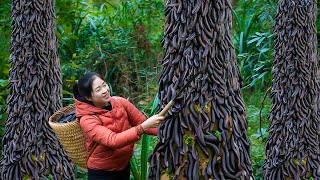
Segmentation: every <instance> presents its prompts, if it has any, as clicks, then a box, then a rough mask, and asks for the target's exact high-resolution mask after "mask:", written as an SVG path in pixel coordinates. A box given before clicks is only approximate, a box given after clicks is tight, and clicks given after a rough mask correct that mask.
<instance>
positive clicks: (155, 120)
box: [141, 114, 164, 131]
mask: <svg viewBox="0 0 320 180" xmlns="http://www.w3.org/2000/svg"><path fill="white" fill-rule="evenodd" d="M162 121H164V116H160V115H158V114H156V115H153V116H151V117H150V118H148V119H147V120H145V121H144V122H143V123H142V124H141V126H142V128H143V129H144V130H145V131H146V130H147V129H149V128H155V127H158V126H159V124H160V123H161V122H162Z"/></svg>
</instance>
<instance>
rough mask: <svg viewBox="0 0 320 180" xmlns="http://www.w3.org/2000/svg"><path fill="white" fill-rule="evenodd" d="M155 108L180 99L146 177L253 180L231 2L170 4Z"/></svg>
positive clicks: (162, 130) (199, 0) (172, 0)
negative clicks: (180, 92)
mask: <svg viewBox="0 0 320 180" xmlns="http://www.w3.org/2000/svg"><path fill="white" fill-rule="evenodd" d="M165 15H166V17H167V20H166V24H165V27H164V31H165V36H164V39H163V41H162V42H163V46H164V52H165V53H164V58H163V61H162V65H163V71H162V74H161V77H160V82H159V83H160V84H159V105H160V107H162V108H163V107H164V105H166V104H167V103H168V102H169V101H170V100H171V99H172V98H173V97H175V95H176V91H178V90H179V88H180V87H181V86H182V85H183V84H184V83H185V82H186V81H187V80H188V79H189V78H190V77H191V76H193V75H194V74H196V73H197V72H199V71H201V70H203V73H202V74H201V75H200V76H199V77H198V78H197V79H196V80H195V81H194V82H193V83H191V85H190V87H188V88H187V90H186V91H185V93H183V94H182V95H181V96H179V97H178V99H177V100H176V103H175V105H174V107H173V109H172V110H171V111H169V115H168V117H167V121H166V122H165V123H164V124H162V125H161V126H160V127H159V130H160V132H159V142H158V144H157V145H156V147H155V150H154V153H153V154H152V155H151V157H150V166H151V167H150V172H149V178H150V179H160V178H161V179H162V178H164V179H194V180H196V179H209V178H213V179H246V180H247V179H250V177H251V176H252V168H251V162H250V155H249V142H248V138H247V124H246V117H245V109H244V104H243V101H242V98H241V91H240V86H241V78H240V75H239V70H238V67H237V62H236V60H235V50H234V48H233V46H232V36H231V29H232V27H231V22H232V18H231V5H230V2H229V1H223V0H217V1H202V0H195V1H182V0H167V1H166V6H165Z"/></svg>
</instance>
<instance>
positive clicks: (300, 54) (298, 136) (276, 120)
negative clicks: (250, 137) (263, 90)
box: [264, 0, 320, 180]
mask: <svg viewBox="0 0 320 180" xmlns="http://www.w3.org/2000/svg"><path fill="white" fill-rule="evenodd" d="M316 6H317V5H316V1H304V0H299V1H291V0H290V1H289V0H280V1H279V4H278V12H277V15H276V24H275V28H274V32H275V56H274V60H273V70H272V74H273V76H274V77H273V81H272V92H271V93H272V107H271V112H270V116H269V118H270V127H269V137H268V140H267V143H266V156H267V158H266V161H265V164H264V179H270V180H275V179H309V178H310V177H313V178H314V179H320V131H319V124H320V121H319V112H318V109H319V79H318V77H319V76H318V71H317V68H318V62H317V61H318V60H317V49H316V48H317V47H316V43H317V37H316V28H315V20H316V12H317V10H316Z"/></svg>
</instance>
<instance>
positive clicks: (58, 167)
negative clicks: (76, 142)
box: [0, 0, 74, 180]
mask: <svg viewBox="0 0 320 180" xmlns="http://www.w3.org/2000/svg"><path fill="white" fill-rule="evenodd" d="M53 8H54V0H36V1H31V0H13V1H12V20H13V21H12V34H11V49H10V53H11V57H10V60H9V61H10V64H11V69H10V73H9V83H8V88H9V96H8V101H7V113H8V118H7V121H6V123H5V132H4V137H3V148H2V158H1V162H0V179H3V180H9V179H28V178H31V179H41V177H42V178H44V177H46V176H48V175H50V174H51V175H52V177H53V179H74V174H73V166H72V164H71V160H70V159H69V158H68V156H67V155H66V153H65V151H64V150H63V149H62V148H61V146H60V144H59V142H58V140H57V138H56V137H55V134H54V133H53V131H52V130H51V128H50V127H49V124H48V119H49V117H50V115H52V114H53V113H54V112H55V111H56V110H58V109H59V108H60V107H61V94H62V93H61V87H62V81H61V76H60V63H59V59H58V54H57V39H56V36H55V30H56V26H55V23H54V20H55V15H54V9H53Z"/></svg>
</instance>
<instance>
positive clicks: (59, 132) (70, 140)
mask: <svg viewBox="0 0 320 180" xmlns="http://www.w3.org/2000/svg"><path fill="white" fill-rule="evenodd" d="M74 110H75V105H70V106H66V107H63V108H61V109H59V110H58V111H57V112H55V113H54V114H53V115H52V116H51V117H50V118H49V125H50V126H51V128H52V129H53V131H54V133H55V134H56V136H57V138H58V140H59V142H60V144H61V145H62V147H63V149H64V150H65V151H66V152H67V154H68V156H69V157H70V158H71V160H72V161H73V163H74V164H76V165H77V166H78V167H79V168H80V169H81V170H83V171H87V164H86V163H87V151H86V146H85V142H86V141H85V137H84V135H83V132H82V130H81V128H80V122H79V119H76V120H74V121H72V122H67V123H56V121H57V120H58V119H59V117H61V116H62V115H66V114H68V113H70V112H72V111H74Z"/></svg>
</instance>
